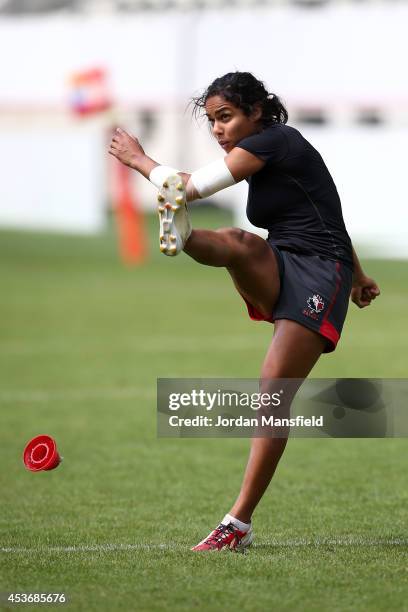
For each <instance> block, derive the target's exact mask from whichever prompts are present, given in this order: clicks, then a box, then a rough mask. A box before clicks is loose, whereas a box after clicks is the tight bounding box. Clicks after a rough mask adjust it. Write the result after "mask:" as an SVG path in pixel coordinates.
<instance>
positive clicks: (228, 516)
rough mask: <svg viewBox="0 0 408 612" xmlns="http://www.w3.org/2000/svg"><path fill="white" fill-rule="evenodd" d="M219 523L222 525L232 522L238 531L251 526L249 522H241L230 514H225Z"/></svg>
mask: <svg viewBox="0 0 408 612" xmlns="http://www.w3.org/2000/svg"><path fill="white" fill-rule="evenodd" d="M221 523H222V524H223V525H228V523H232V524H233V525H235V527H238V529H239V530H240V531H248V529H249V528H250V527H251V523H243V522H242V521H240V520H239V519H237V518H235V517H234V516H231V514H226V515H225V516H224V518H223V519H222V521H221Z"/></svg>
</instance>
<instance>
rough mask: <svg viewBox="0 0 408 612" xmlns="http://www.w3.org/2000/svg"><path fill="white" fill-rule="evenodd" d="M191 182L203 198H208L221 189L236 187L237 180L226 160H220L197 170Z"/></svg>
mask: <svg viewBox="0 0 408 612" xmlns="http://www.w3.org/2000/svg"><path fill="white" fill-rule="evenodd" d="M190 180H191V181H192V183H193V185H194V187H195V188H196V190H197V191H198V193H199V194H200V196H201V197H202V198H207V197H208V196H210V195H213V194H214V193H217V191H221V189H225V188H226V187H231V185H235V179H234V177H233V176H232V174H231V172H230V171H229V168H228V166H227V164H226V163H225V160H224V159H218V160H217V161H215V162H212V163H211V164H208V166H204V168H200V169H199V170H195V172H193V174H192V175H191V176H190Z"/></svg>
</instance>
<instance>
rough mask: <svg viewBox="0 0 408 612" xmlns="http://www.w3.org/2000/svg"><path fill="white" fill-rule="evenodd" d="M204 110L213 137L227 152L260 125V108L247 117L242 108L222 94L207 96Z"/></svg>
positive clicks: (255, 131)
mask: <svg viewBox="0 0 408 612" xmlns="http://www.w3.org/2000/svg"><path fill="white" fill-rule="evenodd" d="M205 111H206V115H207V117H208V121H209V122H210V124H211V128H212V132H213V134H214V136H215V138H216V139H217V141H218V143H219V144H220V146H221V147H222V148H223V149H224V151H226V152H227V153H229V152H230V151H231V149H233V148H234V147H235V145H236V144H237V143H238V142H239V141H240V140H242V139H243V138H246V136H251V135H252V134H256V133H257V132H259V130H260V127H261V125H260V118H261V111H260V110H259V111H258V110H257V111H255V112H254V113H253V114H252V115H251V116H249V117H248V116H247V115H245V113H244V112H243V110H242V109H240V108H238V107H237V106H234V104H232V103H231V102H227V100H225V98H223V97H222V96H212V97H211V98H208V100H207V102H206V103H205Z"/></svg>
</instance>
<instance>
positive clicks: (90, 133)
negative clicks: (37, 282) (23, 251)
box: [0, 0, 408, 257]
mask: <svg viewBox="0 0 408 612" xmlns="http://www.w3.org/2000/svg"><path fill="white" fill-rule="evenodd" d="M407 22H408V4H407V3H406V2H381V1H376V2H374V1H372V2H369V1H368V2H366V3H364V4H359V3H358V2H353V1H352V0H350V1H345V0H344V1H343V2H340V1H334V0H333V1H330V2H329V1H327V2H323V1H321V2H310V1H303V2H299V1H298V2H297V3H295V2H289V1H284V0H280V1H279V2H278V1H274V2H272V1H271V2H270V3H262V4H259V3H257V2H244V1H242V2H240V3H238V4H236V5H235V6H234V7H233V8H231V7H230V6H229V7H228V6H227V5H226V4H223V3H222V2H220V1H217V2H216V1H215V0H208V2H203V3H202V4H200V5H198V4H197V3H194V2H193V0H175V1H174V2H173V3H168V4H166V5H164V4H163V3H159V2H158V1H157V0H156V1H150V2H149V1H147V2H146V3H144V4H142V3H141V2H131V1H127V2H125V1H119V0H117V1H114V0H110V1H108V2H107V1H103V2H102V1H101V2H92V1H90V0H88V2H81V3H79V2H74V1H71V2H69V1H65V0H59V1H57V0H54V1H51V0H48V1H46V0H38V1H37V2H35V3H32V2H28V1H25V0H6V1H5V2H4V1H3V2H2V3H0V140H1V144H2V146H1V147H0V167H1V168H2V175H3V179H2V181H1V183H0V225H1V226H3V227H21V228H30V229H45V230H58V231H75V232H88V233H89V232H98V231H101V229H102V228H103V227H104V225H105V224H106V220H107V215H106V212H107V210H108V209H109V208H110V207H113V208H114V207H115V203H114V202H112V201H111V198H110V194H111V192H112V185H111V184H110V178H109V177H110V176H111V175H112V173H111V172H110V170H109V163H110V161H109V160H107V153H106V150H107V147H106V144H107V142H108V139H109V135H110V130H111V129H112V127H113V126H115V125H117V124H121V125H123V126H124V127H125V128H127V129H129V130H130V131H132V132H133V133H135V134H136V135H137V136H138V137H139V138H140V139H141V141H142V144H143V146H144V147H145V148H146V150H147V151H148V153H149V154H150V155H151V156H152V157H153V158H154V159H157V160H158V161H160V162H161V163H166V164H170V165H174V166H176V167H179V168H180V169H183V170H186V171H191V170H193V169H195V168H197V167H199V166H200V165H202V164H205V163H208V162H209V161H211V160H212V159H215V158H217V157H219V156H220V151H219V149H218V147H217V145H216V143H215V142H214V141H213V140H212V139H211V137H210V135H209V132H208V129H207V127H206V126H205V125H204V122H203V123H202V124H199V125H197V124H196V122H195V121H194V119H192V117H191V113H190V112H189V111H186V106H187V104H188V101H189V99H190V97H191V96H192V95H194V94H197V93H198V92H200V91H202V90H203V89H204V88H205V87H206V86H207V85H208V84H209V82H211V80H212V79H214V78H215V77H217V76H219V75H221V74H223V73H225V72H228V71H232V70H249V71H252V72H254V73H255V74H256V75H257V76H258V77H260V78H262V79H263V80H265V82H266V83H267V85H268V87H269V89H270V90H271V91H273V92H275V93H277V94H278V95H280V96H281V97H282V98H283V99H284V101H285V103H286V104H287V106H288V109H289V118H290V119H289V123H290V124H291V125H293V126H295V127H298V128H299V129H301V131H302V133H303V134H304V135H305V137H306V138H308V139H310V141H311V142H312V144H314V145H315V146H316V148H317V149H318V150H319V151H320V152H321V154H322V156H323V158H324V159H325V161H326V162H327V164H328V167H329V170H330V171H331V173H332V175H333V178H334V180H335V182H336V185H337V187H338V190H339V192H340V196H341V199H342V204H343V210H344V217H345V220H346V224H347V227H348V229H349V232H350V234H351V237H352V239H353V241H354V242H355V243H356V244H357V245H358V246H360V248H363V251H364V254H366V255H367V254H368V255H373V256H381V257H382V256H392V257H407V256H408V239H407V238H408V235H407V223H406V222H403V219H405V220H406V206H407V202H408V187H407V184H406V181H405V150H406V141H407V137H408V84H407V80H406V79H405V78H402V75H403V74H404V70H405V69H404V63H405V58H406V57H407V56H408V40H407V38H406V36H405V24H406V23H407ZM87 104H89V105H90V106H89V107H88V106H87ZM89 108H91V112H88V110H89ZM84 109H85V110H84ZM87 109H88V110H87ZM131 182H132V189H133V192H134V195H135V200H136V201H138V202H140V205H141V207H142V208H144V209H146V210H149V209H152V208H153V203H154V197H152V196H153V195H154V194H153V189H152V187H151V185H149V184H148V183H147V182H146V181H143V180H140V179H139V177H137V176H136V174H134V176H132V178H131ZM213 201H214V202H215V203H216V204H217V205H219V206H222V207H226V208H228V209H231V210H232V211H233V212H234V223H235V224H236V225H238V226H241V227H246V228H249V227H250V226H249V224H248V221H247V220H246V217H245V203H246V184H240V185H238V186H236V187H233V188H230V189H229V190H226V191H224V192H222V193H220V194H217V196H216V197H214V198H213ZM255 231H259V230H255ZM261 233H262V232H261Z"/></svg>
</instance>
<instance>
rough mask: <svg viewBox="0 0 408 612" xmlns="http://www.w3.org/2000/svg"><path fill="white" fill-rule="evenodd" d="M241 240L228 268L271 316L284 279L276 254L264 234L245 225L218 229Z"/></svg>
mask: <svg viewBox="0 0 408 612" xmlns="http://www.w3.org/2000/svg"><path fill="white" fill-rule="evenodd" d="M218 232H220V233H224V234H225V235H226V237H227V238H231V240H234V241H236V242H237V243H238V248H237V249H236V254H235V256H234V258H233V259H232V261H231V263H230V265H228V266H227V270H228V272H229V273H230V275H231V277H232V280H233V282H234V285H235V287H236V288H237V290H238V291H239V293H240V294H241V295H242V296H243V297H244V298H245V299H246V300H247V301H248V302H250V303H251V304H252V306H254V307H255V308H256V309H257V310H258V311H259V312H260V313H261V314H262V315H264V316H267V317H269V316H270V315H271V314H272V311H273V308H274V306H275V304H276V301H277V299H278V297H279V291H280V279H279V267H278V262H277V260H276V255H275V253H274V252H273V250H272V249H271V247H270V246H269V244H268V243H267V242H266V241H265V240H264V239H263V238H261V237H260V236H257V235H256V234H253V233H251V232H246V231H244V230H241V229H236V228H228V229H223V230H218Z"/></svg>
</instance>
